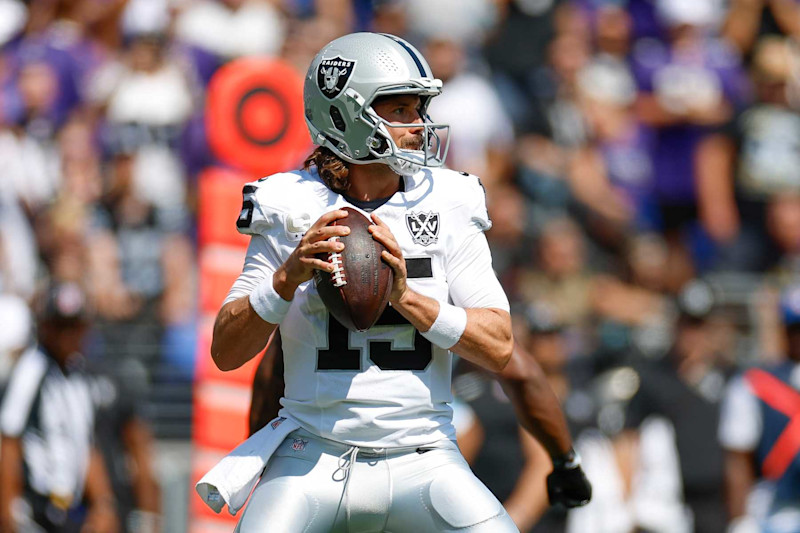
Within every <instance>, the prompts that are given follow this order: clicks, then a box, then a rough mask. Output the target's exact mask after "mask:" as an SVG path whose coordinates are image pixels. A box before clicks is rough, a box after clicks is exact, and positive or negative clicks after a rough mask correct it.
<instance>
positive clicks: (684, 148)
mask: <svg viewBox="0 0 800 533" xmlns="http://www.w3.org/2000/svg"><path fill="white" fill-rule="evenodd" d="M358 30H369V31H379V32H386V33H392V34H396V35H400V36H403V37H405V38H407V39H408V40H409V41H410V42H412V43H413V44H414V45H416V46H417V47H418V48H419V49H420V50H421V51H422V53H423V55H424V56H425V57H426V58H427V59H428V61H429V63H430V64H431V67H432V69H433V71H434V73H435V75H436V76H437V77H439V78H441V79H442V80H443V81H444V92H443V94H442V95H441V96H440V97H438V98H436V99H434V100H433V102H432V104H431V106H430V110H429V111H430V114H431V115H432V117H433V118H434V120H436V121H437V122H446V123H449V124H451V127H452V129H451V132H452V133H451V135H452V138H451V144H450V153H449V156H448V166H450V167H451V168H455V169H458V170H462V171H467V172H470V173H473V174H476V175H478V176H480V177H481V178H482V181H483V184H484V186H485V188H486V192H487V198H488V202H489V212H490V215H491V217H492V220H493V223H494V226H493V228H492V230H491V231H490V232H489V233H488V238H489V241H490V245H491V246H492V250H493V256H494V261H495V263H494V264H495V268H496V270H497V272H498V275H499V276H500V278H501V281H502V282H503V284H504V286H505V288H506V290H507V292H508V294H509V297H510V299H511V301H512V306H513V310H514V321H515V328H516V337H517V339H518V344H519V346H518V349H520V350H523V351H526V352H529V353H530V355H531V356H532V357H536V358H537V360H538V361H539V362H540V364H541V365H542V367H543V369H544V370H545V372H546V373H547V375H548V377H549V378H550V381H551V385H552V386H553V387H554V389H555V390H556V391H557V393H558V394H559V397H560V398H561V399H562V401H563V404H564V407H565V411H566V413H567V416H568V418H569V421H570V424H571V425H572V426H573V431H574V433H575V435H576V436H577V437H578V442H579V446H580V447H581V450H582V451H583V453H584V457H585V459H586V466H587V472H589V475H590V477H592V474H593V473H594V475H595V476H596V477H595V478H594V479H593V481H594V484H595V491H596V493H595V494H596V496H595V503H593V504H592V505H590V506H589V507H587V508H585V509H582V510H579V511H577V512H575V513H573V514H571V515H570V516H569V517H566V516H565V513H559V512H557V511H551V512H550V513H548V514H546V515H545V516H544V518H543V519H542V518H541V514H542V512H543V511H544V507H545V505H544V501H545V500H544V499H543V498H544V494H543V493H542V488H538V489H537V487H540V486H541V487H543V484H541V483H540V481H541V479H543V477H544V475H545V474H546V471H544V472H542V469H541V468H539V465H542V464H543V461H544V463H546V456H545V458H544V459H542V457H543V452H542V450H541V449H540V448H537V445H536V444H535V443H533V442H529V441H527V440H526V438H525V437H524V436H523V437H520V434H519V432H518V431H517V427H516V423H515V421H514V418H513V414H512V413H511V411H510V408H509V407H508V401H507V399H504V396H503V394H502V391H501V390H500V389H499V387H497V386H496V385H495V384H493V383H492V382H491V380H489V379H488V378H487V377H486V376H482V375H480V373H478V372H476V371H475V369H470V368H457V369H456V371H457V377H456V379H455V380H454V384H455V387H454V388H455V393H456V395H457V397H458V398H459V408H458V409H457V415H458V417H457V418H458V421H459V427H460V430H461V432H462V435H464V436H466V437H465V438H466V440H465V441H464V443H463V444H462V447H463V448H464V450H465V455H467V456H468V457H471V459H472V461H473V466H474V468H475V470H476V472H477V473H478V475H479V476H481V477H484V479H485V480H486V481H487V483H489V485H490V487H491V488H492V489H493V490H495V492H496V493H497V494H498V496H499V497H501V499H503V500H504V501H505V502H506V504H507V505H508V507H509V509H510V510H513V511H512V516H513V517H514V518H515V520H517V523H518V524H519V525H520V526H521V529H522V530H523V531H560V530H564V528H568V529H569V530H570V531H579V532H581V533H586V532H590V533H591V532H595V531H597V532H627V531H633V530H635V529H637V528H638V530H642V531H664V532H670V533H673V532H682V531H708V532H714V533H718V532H721V531H724V530H725V528H726V527H728V524H732V527H739V528H740V529H739V531H758V530H759V529H758V527H762V526H757V525H756V526H753V524H755V523H757V521H758V520H766V519H767V515H769V514H770V513H772V514H774V513H773V511H774V507H775V506H774V505H772V504H770V503H764V501H765V499H764V498H762V499H761V500H757V498H750V500H746V499H744V498H739V499H740V500H741V501H738V500H737V501H738V503H735V502H734V504H733V506H732V504H731V498H728V500H727V507H726V500H725V498H724V491H725V487H726V486H728V487H730V472H731V470H730V469H728V475H729V480H728V481H729V483H728V485H726V483H725V475H726V474H725V471H726V464H728V463H730V462H731V457H734V458H735V456H734V455H731V454H732V453H734V452H736V453H740V454H741V453H744V452H748V451H749V452H752V453H753V454H755V459H756V460H757V461H756V463H758V461H761V459H763V457H761V456H760V455H759V454H760V453H761V452H758V451H757V448H758V447H759V446H762V445H761V444H758V442H759V441H758V438H757V437H758V434H759V432H760V431H762V429H763V428H766V427H767V426H768V424H767V418H765V419H764V421H763V423H761V425H760V426H757V427H756V429H755V430H753V431H751V433H752V434H755V435H756V436H755V437H753V436H752V435H751V438H750V440H747V439H744V438H740V439H738V440H737V438H735V436H734V437H731V434H735V433H736V431H735V429H734V430H731V429H730V427H728V430H726V431H727V433H726V431H721V432H720V435H718V427H720V418H721V417H722V414H721V413H722V405H723V398H724V397H726V394H728V393H727V392H726V390H728V389H727V387H728V385H727V383H728V382H729V381H730V382H731V383H733V384H734V385H736V384H739V385H738V387H739V389H742V387H743V386H742V385H741V380H742V379H744V378H742V377H741V375H740V373H741V372H742V371H743V370H744V369H746V368H750V367H758V366H763V367H765V368H773V367H774V368H777V367H779V366H780V365H781V363H782V362H783V361H785V360H786V357H787V354H788V353H789V352H790V346H791V342H789V341H788V340H787V338H791V335H789V336H788V337H787V335H786V332H787V330H791V329H792V327H791V326H792V324H794V323H793V322H792V320H794V319H795V317H800V310H795V309H794V307H792V305H795V303H794V300H792V297H791V291H792V286H793V283H795V282H797V281H798V279H799V278H800V170H798V169H800V3H798V2H797V1H796V0H729V1H723V0H436V1H430V0H27V1H25V0H0V316H2V322H1V323H0V382H5V381H6V380H7V379H8V378H9V375H10V372H11V369H12V367H13V365H14V362H15V360H16V354H18V353H19V352H20V351H21V350H22V349H23V348H24V347H25V346H27V345H29V344H30V340H31V337H32V335H33V327H32V322H33V320H31V319H30V318H25V315H24V313H21V312H20V309H24V308H25V306H29V305H31V304H32V303H33V302H34V300H35V298H34V297H35V295H36V294H37V293H38V292H40V291H41V288H42V287H43V286H54V285H58V284H65V283H66V284H77V285H78V286H80V287H81V290H82V291H84V292H85V294H86V296H87V300H88V302H89V307H90V308H91V316H92V318H91V328H90V329H89V332H88V334H87V336H86V340H85V342H84V343H83V351H84V352H85V356H86V358H87V360H89V361H90V362H92V363H93V364H96V365H98V366H100V367H105V368H109V367H110V368H112V369H113V371H112V372H111V373H112V374H114V375H115V377H116V378H120V376H121V377H122V379H123V381H125V383H126V385H127V386H128V387H129V388H130V389H131V391H132V392H131V394H132V395H133V397H135V398H144V397H146V396H147V394H148V393H149V390H150V388H151V387H153V383H154V380H156V378H155V374H156V373H159V375H160V376H161V377H162V378H163V376H165V375H166V376H167V379H168V380H172V381H184V382H190V381H191V377H192V372H193V367H194V357H195V337H196V334H195V330H196V323H197V316H196V315H197V311H196V306H197V281H196V277H197V276H196V271H197V264H196V258H195V246H196V228H197V206H196V198H197V180H198V175H199V173H200V171H201V170H202V169H203V168H205V167H207V166H210V165H214V164H216V163H217V161H215V158H214V155H213V153H211V151H210V150H209V148H208V144H207V141H206V131H205V123H204V96H205V92H206V88H207V86H208V83H209V80H210V79H211V77H212V76H213V74H214V72H215V71H216V70H217V69H218V68H219V67H220V66H221V65H224V64H225V63H226V62H229V61H231V60H232V59H235V58H238V57H243V56H268V57H279V58H282V59H283V60H285V61H286V62H288V63H289V64H291V65H293V66H295V67H296V68H297V69H298V71H300V72H305V70H306V68H307V66H308V64H309V62H310V60H311V58H312V57H313V56H314V54H315V53H316V52H317V51H318V50H319V49H320V48H321V47H322V46H323V45H324V44H326V43H327V42H329V41H330V40H332V39H333V38H335V37H337V36H339V35H342V34H344V33H348V32H351V31H358ZM299 163H300V162H298V166H299ZM231 227H232V228H233V221H231ZM787 302H788V303H787ZM798 305H800V304H798ZM795 311H796V312H795ZM39 318H41V317H39ZM797 321H798V323H800V318H797ZM797 357H798V359H800V355H797ZM159 379H160V378H159ZM792 379H793V380H794V382H793V383H794V385H793V387H794V389H795V390H797V389H798V388H800V372H795V377H794V378H792V377H790V373H789V374H786V377H785V379H784V380H783V381H784V382H786V383H792ZM744 388H745V389H747V387H744ZM757 389H758V387H756V386H751V387H750V388H749V389H747V390H749V391H750V392H753V391H755V392H754V394H755V396H757V397H758V398H759V400H758V401H763V402H766V400H764V399H763V398H761V397H760V396H758V394H757ZM787 394H788V393H787ZM730 395H732V397H735V396H736V393H735V392H731V393H730ZM726 401H727V400H726ZM731 401H732V402H734V403H736V401H737V400H731ZM787 401H789V400H787ZM740 403H741V402H740ZM745 403H746V402H745ZM766 403H767V404H769V402H766ZM789 403H790V404H791V401H789ZM724 405H728V403H725V404H724ZM748 405H752V402H751V404H748ZM769 405H771V404H769ZM762 407H763V406H762ZM762 407H758V408H756V409H755V411H758V409H761V408H762ZM763 408H764V409H767V407H763ZM787 409H788V411H787V413H788V414H786V413H784V415H785V416H787V417H789V418H791V417H792V416H794V415H792V411H791V409H789V408H787ZM755 411H753V409H751V410H750V411H749V412H755ZM797 411H798V412H800V408H798V409H797ZM503 412H505V413H507V414H508V415H509V416H507V417H505V416H502V415H501V413H503ZM723 418H724V417H723ZM735 418H736V417H735V416H734V419H735ZM795 420H796V419H795ZM784 422H785V420H784ZM737 423H739V422H737V421H735V420H734V422H731V423H729V424H728V426H731V425H732V426H733V427H734V428H735V427H737ZM741 424H745V422H741ZM762 432H763V431H762ZM779 434H780V432H777V433H776V435H774V439H773V440H775V439H778V438H779V436H778V435H779ZM754 439H755V440H754ZM748 446H749V448H748ZM763 446H766V447H767V448H769V446H768V444H763ZM758 449H760V448H758ZM754 450H755V451H754ZM767 451H768V449H767ZM767 451H764V453H763V454H761V455H768V454H767ZM795 451H797V450H795ZM744 457H745V459H744V461H745V463H747V461H750V462H751V463H752V462H753V461H752V459H753V458H752V457H751V456H747V455H745V456H744ZM748 457H749V459H748ZM726 458H727V459H726ZM794 460H795V461H796V462H797V463H798V464H795V466H794V467H790V468H789V471H790V472H791V468H795V469H799V470H800V458H795V459H794ZM758 464H760V463H758ZM751 470H752V471H751V472H749V475H750V477H751V478H753V484H754V483H755V481H756V480H758V479H759V478H761V477H764V476H763V475H762V472H761V467H760V466H759V467H757V468H755V469H751ZM784 471H785V470H784ZM743 475H744V474H740V477H741V476H743ZM787 475H788V474H787ZM794 475H795V476H800V474H797V472H795V474H794ZM493 478H496V479H494V481H493ZM794 479H795V483H798V484H800V477H795V478H794ZM530 480H534V481H533V482H531V481H530ZM537 480H538V481H537ZM773 481H774V480H773ZM749 486H750V485H747V487H746V488H749ZM798 490H800V489H798ZM773 496H774V493H773ZM798 498H800V496H798ZM0 499H2V496H1V495H0ZM733 500H736V498H733ZM773 500H774V498H773ZM751 501H754V502H755V503H751V504H748V502H751ZM759 501H760V503H759ZM530 502H537V503H536V504H535V505H533V504H531V503H530ZM770 509H772V510H770ZM759 513H760V514H759ZM748 517H749V518H748ZM745 518H747V520H750V519H752V520H750V521H749V522H748V521H747V520H746V519H745ZM754 520H755V522H754ZM792 520H794V521H792ZM537 521H538V522H539V525H538V526H535V525H534V524H535V523H536V522H537ZM787 523H790V524H791V525H790V526H789V527H788V529H783V530H781V529H774V530H770V531H787V532H788V531H794V532H797V531H800V519H797V517H796V516H795V517H794V519H792V518H791V517H790V519H788V521H787ZM746 527H756V529H751V530H746V529H743V528H746ZM764 527H766V526H764ZM763 530H764V531H767V529H763Z"/></svg>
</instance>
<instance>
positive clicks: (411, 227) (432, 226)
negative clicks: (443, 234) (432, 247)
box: [406, 211, 439, 246]
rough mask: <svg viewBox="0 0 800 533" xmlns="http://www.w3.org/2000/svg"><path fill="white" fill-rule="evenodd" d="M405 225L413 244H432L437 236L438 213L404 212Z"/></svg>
mask: <svg viewBox="0 0 800 533" xmlns="http://www.w3.org/2000/svg"><path fill="white" fill-rule="evenodd" d="M406 226H407V227H408V231H410V232H411V238H412V239H413V240H414V243H415V244H421V245H422V246H428V245H429V244H434V243H436V241H437V240H438V238H439V213H433V212H431V211H428V212H427V213H414V212H413V211H412V212H410V213H406Z"/></svg>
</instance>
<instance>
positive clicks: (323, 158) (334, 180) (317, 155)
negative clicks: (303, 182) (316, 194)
mask: <svg viewBox="0 0 800 533" xmlns="http://www.w3.org/2000/svg"><path fill="white" fill-rule="evenodd" d="M311 165H314V166H315V167H317V172H318V173H319V177H320V178H322V181H324V182H325V185H327V186H328V188H329V189H330V190H332V191H333V192H336V193H339V194H342V193H345V192H347V189H349V188H350V166H349V165H348V164H347V162H346V161H342V159H340V158H339V157H338V156H337V155H336V154H334V153H333V152H332V151H331V150H330V149H328V148H325V147H324V146H318V147H317V149H316V150H314V151H313V152H311V154H310V155H309V156H308V157H307V158H306V160H305V161H304V162H303V169H304V170H309V169H310V168H311Z"/></svg>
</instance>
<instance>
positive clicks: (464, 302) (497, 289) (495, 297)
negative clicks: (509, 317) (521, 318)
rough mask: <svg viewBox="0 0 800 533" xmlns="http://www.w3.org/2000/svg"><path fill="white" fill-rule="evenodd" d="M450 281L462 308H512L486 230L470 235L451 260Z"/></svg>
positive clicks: (449, 260) (449, 267) (449, 262)
mask: <svg viewBox="0 0 800 533" xmlns="http://www.w3.org/2000/svg"><path fill="white" fill-rule="evenodd" d="M447 281H448V286H449V288H450V298H451V299H452V300H453V303H454V304H455V305H457V306H459V307H466V308H469V307H480V308H494V309H503V310H504V311H509V309H510V306H509V304H508V297H507V296H506V293H505V291H504V290H503V287H502V286H501V285H500V281H499V280H498V279H497V276H496V275H495V273H494V270H493V269H492V254H491V252H490V251H489V243H488V242H487V241H486V236H485V235H484V234H483V232H482V231H479V232H477V233H473V234H472V235H470V236H469V237H468V238H467V239H466V240H465V241H464V242H462V243H461V246H460V247H459V248H457V249H456V251H455V253H453V254H452V255H451V256H450V257H449V258H448V262H447Z"/></svg>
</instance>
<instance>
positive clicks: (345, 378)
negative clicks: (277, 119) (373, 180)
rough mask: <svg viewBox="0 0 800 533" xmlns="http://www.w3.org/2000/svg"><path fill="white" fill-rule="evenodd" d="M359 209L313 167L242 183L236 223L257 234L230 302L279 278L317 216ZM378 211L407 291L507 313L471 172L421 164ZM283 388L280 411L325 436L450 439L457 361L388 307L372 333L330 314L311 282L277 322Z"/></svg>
mask: <svg viewBox="0 0 800 533" xmlns="http://www.w3.org/2000/svg"><path fill="white" fill-rule="evenodd" d="M344 206H351V207H357V206H353V205H352V204H351V203H349V202H348V201H347V199H346V198H345V197H343V196H342V195H340V194H337V193H335V192H333V191H331V190H330V189H328V188H327V187H326V185H325V184H324V183H323V182H322V180H321V179H320V178H319V176H318V175H317V174H316V172H314V171H311V172H306V171H295V172H287V173H281V174H275V175H272V176H269V177H267V178H263V179H261V180H259V181H257V182H252V183H249V184H247V185H245V187H244V202H243V208H242V212H241V214H240V217H239V220H238V221H237V227H238V229H239V231H240V232H242V233H246V234H250V235H251V236H252V239H251V243H250V247H249V249H248V253H247V259H246V261H245V267H244V270H243V272H242V274H241V276H240V277H239V279H238V280H237V281H236V283H235V284H234V286H233V288H232V289H231V292H230V294H229V295H228V298H227V299H226V302H228V301H232V300H234V299H236V298H239V297H241V296H243V295H246V294H249V292H250V291H251V290H252V289H253V288H254V287H255V286H256V285H257V284H258V282H259V281H260V280H261V279H264V277H266V276H267V275H268V274H269V273H270V272H274V271H275V270H276V269H277V268H278V267H279V266H280V265H281V264H283V262H284V261H285V260H286V259H287V258H288V257H289V255H290V254H291V253H292V251H293V250H294V249H295V248H296V247H297V244H298V242H299V241H300V239H301V238H302V236H303V234H304V233H305V231H306V230H307V229H308V227H309V226H310V225H311V224H313V223H314V222H315V221H316V220H317V219H318V218H319V217H320V216H321V215H322V214H324V213H326V212H328V211H332V210H334V209H338V208H341V207H344ZM374 212H375V213H377V214H378V216H380V217H381V219H382V220H383V221H384V222H385V223H386V224H387V225H388V226H389V228H390V229H391V231H392V233H393V234H394V237H395V239H396V240H397V242H398V243H399V245H400V247H401V248H402V250H403V255H404V257H405V259H406V264H407V266H408V272H409V276H408V277H409V279H408V284H409V286H410V287H411V288H412V289H414V290H415V291H417V292H419V293H421V294H424V295H426V296H429V297H431V298H434V299H437V300H439V301H442V302H453V303H454V304H455V305H458V306H461V307H493V308H500V309H505V310H508V300H507V298H506V296H505V294H504V292H503V290H502V288H501V286H500V284H499V282H498V280H497V278H496V276H495V274H494V272H493V270H492V267H491V256H490V254H489V248H488V244H487V242H486V238H485V236H484V235H483V231H485V230H487V229H489V228H490V227H491V222H490V220H489V217H488V214H487V211H486V202H485V195H484V191H483V187H482V186H481V184H480V181H479V180H478V179H477V178H476V177H475V176H470V175H467V174H462V173H458V172H454V171H450V170H443V169H423V170H422V171H420V172H418V173H417V174H415V175H414V176H411V177H408V176H407V177H404V190H403V191H399V192H397V193H395V194H394V195H393V196H392V197H391V198H390V199H388V200H387V201H386V202H385V203H383V204H382V205H380V206H379V207H377V208H376V209H374ZM280 331H281V338H282V341H283V352H284V363H285V364H284V366H285V376H284V377H285V383H286V389H285V393H284V398H283V399H282V400H281V405H282V406H283V408H282V409H281V412H280V414H281V416H285V417H289V418H291V419H293V420H295V421H297V422H298V423H299V424H300V425H301V426H302V427H303V428H305V429H306V430H307V431H310V432H312V433H314V434H317V435H319V436H321V437H324V438H328V439H333V440H336V441H340V442H344V443H347V444H352V445H357V446H367V447H375V448H384V447H397V446H421V445H424V444H429V443H431V442H434V441H437V440H440V439H455V431H454V429H453V426H452V409H451V408H450V405H449V404H450V402H451V401H452V396H451V393H450V374H451V354H450V352H449V351H448V350H446V349H443V348H440V347H438V346H435V345H432V344H431V343H430V342H429V341H428V340H427V339H425V338H424V337H423V336H422V335H421V334H420V333H419V332H418V331H417V330H416V329H415V328H414V327H413V326H412V325H411V324H410V323H409V322H408V321H406V320H405V319H404V318H403V317H402V316H401V315H400V314H399V313H398V312H397V311H395V310H393V309H392V308H391V307H387V310H386V312H384V314H383V316H382V317H381V318H380V319H379V320H378V322H377V324H376V325H375V326H373V327H372V328H371V329H369V330H368V331H365V332H361V333H359V332H354V331H349V330H347V329H346V328H345V327H344V326H342V325H341V324H339V323H338V322H337V321H336V320H334V319H333V318H331V316H330V315H329V314H328V311H327V309H326V307H325V305H324V304H323V303H322V300H321V299H320V297H319V294H318V292H317V290H316V287H315V286H314V283H313V281H309V282H306V283H304V284H302V285H301V286H300V287H299V288H298V290H297V292H296V293H295V297H294V299H293V300H292V303H291V306H290V308H289V312H288V314H287V315H286V317H285V318H284V320H283V321H282V322H281V324H280Z"/></svg>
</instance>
